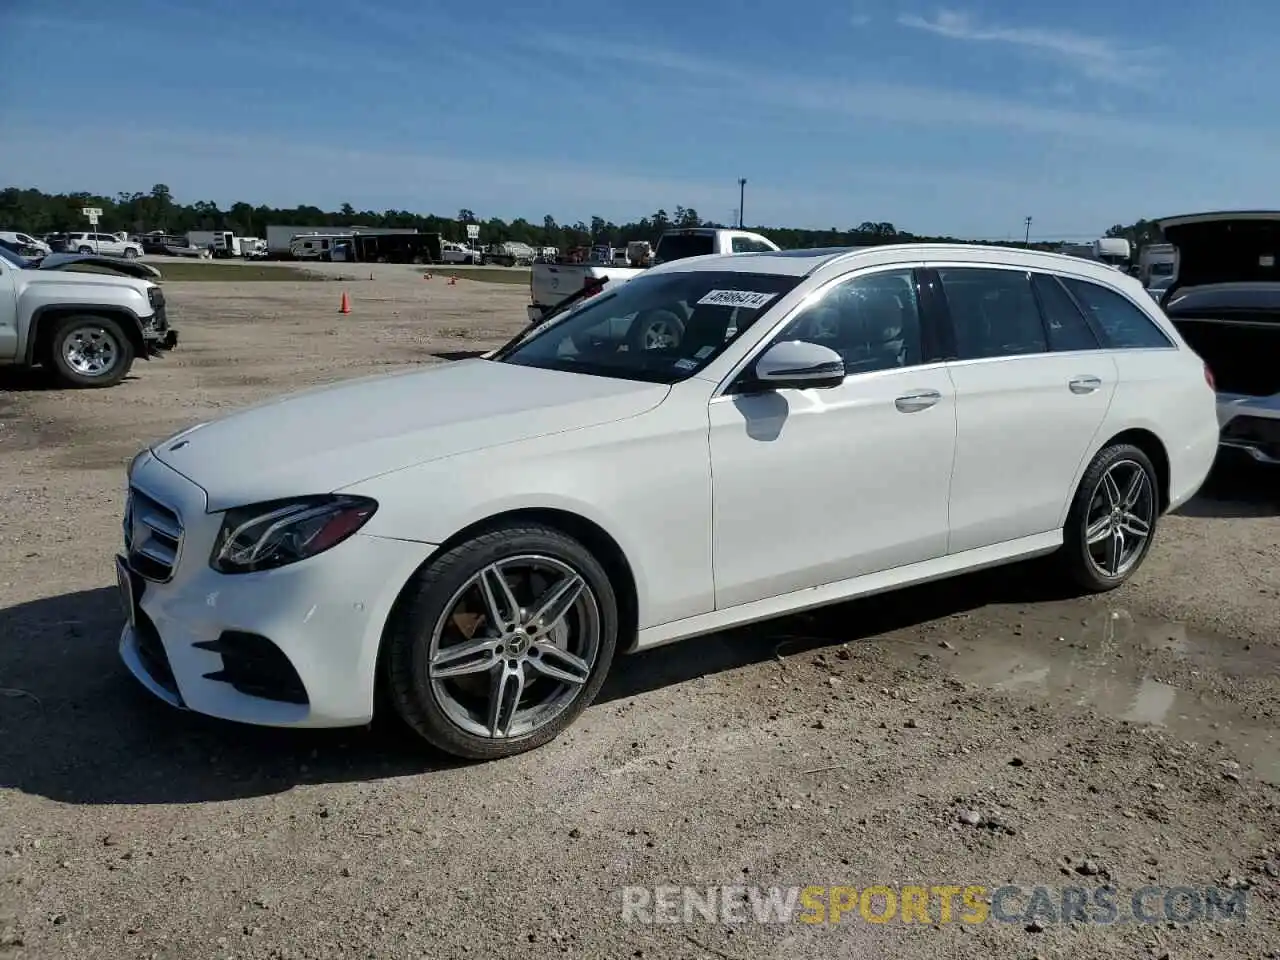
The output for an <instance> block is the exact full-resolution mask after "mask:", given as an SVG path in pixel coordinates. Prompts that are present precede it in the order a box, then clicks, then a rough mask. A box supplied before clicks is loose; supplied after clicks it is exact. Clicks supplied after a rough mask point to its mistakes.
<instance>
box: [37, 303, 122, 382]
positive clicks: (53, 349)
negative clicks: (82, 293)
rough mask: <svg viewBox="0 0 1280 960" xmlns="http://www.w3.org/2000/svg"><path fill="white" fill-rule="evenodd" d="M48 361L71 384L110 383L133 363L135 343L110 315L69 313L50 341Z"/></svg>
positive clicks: (59, 377) (59, 322)
mask: <svg viewBox="0 0 1280 960" xmlns="http://www.w3.org/2000/svg"><path fill="white" fill-rule="evenodd" d="M49 354H50V355H49V363H50V364H51V365H52V367H53V370H54V373H55V374H56V375H57V377H58V379H59V380H61V381H62V382H63V383H64V384H66V385H67V386H69V387H111V386H115V385H116V384H117V383H119V382H120V381H121V380H123V379H124V378H125V375H126V374H128V372H129V368H130V367H131V366H133V355H134V352H133V344H132V343H131V342H130V341H129V338H128V337H127V336H125V332H124V330H123V329H121V327H120V324H119V323H117V322H116V321H115V320H113V319H111V318H110V317H67V318H65V319H63V320H60V321H58V324H57V326H56V327H55V328H54V331H53V337H52V338H51V340H50V343H49Z"/></svg>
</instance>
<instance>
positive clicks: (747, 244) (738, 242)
mask: <svg viewBox="0 0 1280 960" xmlns="http://www.w3.org/2000/svg"><path fill="white" fill-rule="evenodd" d="M753 246H754V244H752V242H751V241H750V240H748V239H747V238H746V237H734V238H733V242H732V244H731V249H732V251H733V252H734V253H750V252H751V248H752V247H753Z"/></svg>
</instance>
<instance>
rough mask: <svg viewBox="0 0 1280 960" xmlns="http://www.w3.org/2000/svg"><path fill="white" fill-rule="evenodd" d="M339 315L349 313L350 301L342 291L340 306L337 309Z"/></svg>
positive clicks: (345, 292)
mask: <svg viewBox="0 0 1280 960" xmlns="http://www.w3.org/2000/svg"><path fill="white" fill-rule="evenodd" d="M338 312H339V313H350V312H351V301H350V300H348V299H347V291H345V290H343V291H342V306H340V307H339V308H338Z"/></svg>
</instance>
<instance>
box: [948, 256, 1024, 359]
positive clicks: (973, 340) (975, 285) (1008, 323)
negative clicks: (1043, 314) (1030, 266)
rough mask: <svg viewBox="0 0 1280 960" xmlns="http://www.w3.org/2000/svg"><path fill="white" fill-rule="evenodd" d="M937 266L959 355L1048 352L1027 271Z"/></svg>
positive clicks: (972, 356)
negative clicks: (939, 267) (940, 267)
mask: <svg viewBox="0 0 1280 960" xmlns="http://www.w3.org/2000/svg"><path fill="white" fill-rule="evenodd" d="M937 272H938V277H939V278H940V279H941V281H942V292H943V293H944V294H945V296H946V298H947V307H948V308H949V310H950V312H951V323H952V325H953V326H954V327H955V332H956V348H957V350H958V352H959V355H960V359H961V360H982V359H985V358H987V357H1009V356H1017V355H1019V354H1028V353H1046V352H1048V350H1049V344H1048V341H1047V340H1046V338H1045V332H1044V325H1043V324H1042V323H1041V322H1040V308H1039V307H1038V306H1037V304H1036V298H1035V295H1034V294H1033V293H1032V292H1031V275H1030V274H1028V273H1027V272H1026V271H1024V270H991V269H987V268H982V267H944V268H942V269H939V270H938V271H937Z"/></svg>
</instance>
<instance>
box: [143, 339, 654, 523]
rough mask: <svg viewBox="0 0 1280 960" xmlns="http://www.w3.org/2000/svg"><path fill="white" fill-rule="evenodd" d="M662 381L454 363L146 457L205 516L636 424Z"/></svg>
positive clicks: (356, 387) (368, 380)
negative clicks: (176, 476) (167, 472)
mask: <svg viewBox="0 0 1280 960" xmlns="http://www.w3.org/2000/svg"><path fill="white" fill-rule="evenodd" d="M670 389H671V388H670V387H669V386H667V385H665V384H653V383H641V382H636V381H631V380H617V379H612V378H607V377H591V376H585V375H582V374H574V373H564V372H560V371H555V370H540V369H537V368H534V367H523V366H517V365H514V364H508V363H495V362H493V361H489V360H482V359H473V360H461V361H457V362H454V363H447V364H440V365H438V366H432V367H428V368H426V369H419V370H409V371H405V372H402V373H393V374H380V375H377V376H373V377H363V378H360V379H357V380H348V381H343V382H339V383H336V384H330V385H326V386H323V387H318V388H314V389H311V390H306V391H303V392H301V393H295V394H290V395H286V396H283V397H280V398H277V399H275V400H271V401H268V402H267V403H264V404H260V405H258V406H254V407H250V408H247V409H245V410H241V411H238V412H236V413H233V414H231V415H230V416H227V417H224V418H222V419H220V420H216V421H214V422H212V423H207V424H203V425H200V426H198V427H195V428H193V429H190V430H187V431H184V432H183V433H181V434H178V435H177V436H175V437H170V438H169V439H168V440H166V441H164V442H163V443H160V444H157V445H156V446H155V447H154V448H152V453H154V454H155V456H156V457H157V459H159V460H160V461H161V462H163V463H165V464H166V465H168V466H169V467H172V468H173V469H174V470H176V471H178V472H179V473H181V474H182V475H183V476H185V477H187V479H189V480H191V481H192V482H193V483H196V484H198V485H199V486H200V487H202V488H203V489H204V491H205V493H206V495H207V496H208V509H209V510H210V511H215V510H225V509H227V508H229V507H235V506H243V505H245V504H249V503H259V502H262V501H265V500H274V499H277V498H281V497H291V496H300V495H304V494H313V493H328V492H332V491H334V490H338V489H340V488H342V487H346V486H350V485H351V484H353V483H358V482H360V481H361V480H367V479H369V478H371V477H375V476H378V475H380V474H384V473H390V472H392V471H395V470H400V469H403V468H405V467H410V466H413V465H414V464H417V463H423V462H426V461H428V460H437V459H440V458H443V457H453V456H457V455H459V454H464V453H467V452H472V451H477V450H483V449H486V448H488V447H493V446H497V445H499V444H504V443H513V442H516V441H520V440H530V439H533V438H535V437H539V436H545V435H548V434H553V433H562V432H564V431H567V430H577V429H581V428H584V427H590V426H595V425H597V424H602V423H609V422H612V421H615V420H622V419H625V418H627V417H633V416H637V415H639V414H641V413H644V412H645V411H646V410H650V409H652V408H653V407H655V406H657V405H658V404H659V403H661V402H662V400H663V398H664V397H666V395H667V394H668V392H670Z"/></svg>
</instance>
